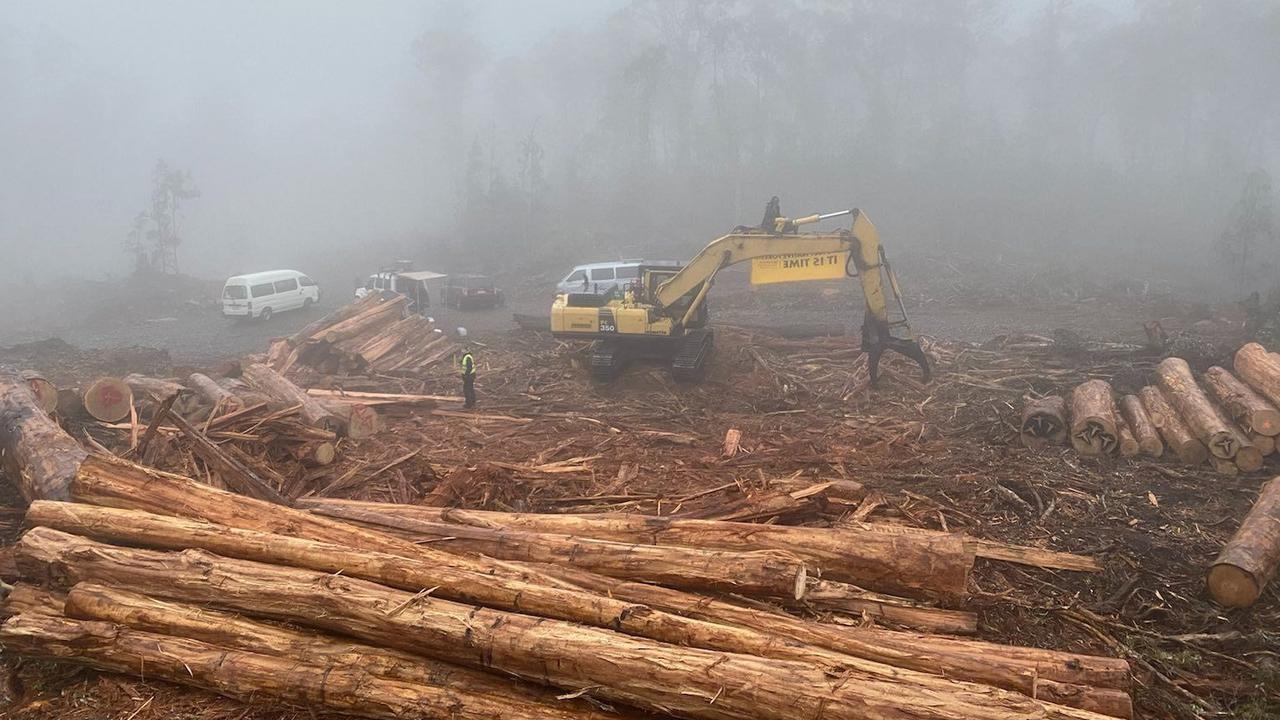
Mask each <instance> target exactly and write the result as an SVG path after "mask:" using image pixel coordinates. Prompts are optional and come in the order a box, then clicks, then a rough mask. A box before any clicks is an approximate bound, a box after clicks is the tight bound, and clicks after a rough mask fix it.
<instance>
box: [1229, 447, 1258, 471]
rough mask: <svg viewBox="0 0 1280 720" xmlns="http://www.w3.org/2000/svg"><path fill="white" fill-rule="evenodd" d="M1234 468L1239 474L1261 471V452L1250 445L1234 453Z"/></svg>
mask: <svg viewBox="0 0 1280 720" xmlns="http://www.w3.org/2000/svg"><path fill="white" fill-rule="evenodd" d="M1235 461H1236V467H1238V468H1240V472H1254V471H1255V470H1261V469H1262V462H1263V456H1262V451H1261V450H1259V449H1258V448H1256V447H1253V446H1252V445H1245V446H1243V447H1241V448H1240V449H1239V450H1237V451H1236V457H1235Z"/></svg>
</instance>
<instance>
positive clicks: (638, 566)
mask: <svg viewBox="0 0 1280 720" xmlns="http://www.w3.org/2000/svg"><path fill="white" fill-rule="evenodd" d="M333 514H335V515H337V516H339V517H342V518H343V519H346V520H357V521H361V522H366V523H370V524H373V525H378V526H381V527H386V528H394V529H395V530H402V531H405V532H406V533H409V534H411V535H412V536H413V537H414V538H415V539H423V540H427V541H430V542H432V544H433V545H435V546H436V547H446V548H448V549H449V550H450V551H452V552H474V553H480V554H483V555H487V556H489V557H493V558H497V559H500V560H515V561H518V562H537V563H556V564H564V565H568V566H571V567H577V568H581V569H583V570H589V571H591V572H595V573H599V574H601V575H608V576H610V577H617V578H626V579H630V580H639V581H642V582H654V583H659V584H662V585H669V586H671V587H677V588H684V589H687V590H717V591H721V592H737V593H745V594H756V595H768V596H770V597H779V598H788V599H795V600H800V599H802V598H804V597H805V593H806V581H807V578H808V572H807V570H806V568H805V565H804V563H803V561H801V560H800V559H799V558H798V557H796V556H795V555H792V554H791V553H787V552H781V551H776V550H749V551H733V550H724V549H719V548H715V549H703V548H698V547H685V546H680V545H634V544H626V543H618V542H612V541H609V540H596V539H594V538H583V537H575V536H573V535H564V534H556V533H533V532H525V531H520V530H502V529H492V528H481V527H472V526H466V525H451V524H448V523H440V522H429V521H423V520H412V519H408V518H402V517H396V516H390V515H384V514H381V513H377V512H372V511H368V510H362V509H358V508H344V509H342V510H338V511H336V512H334V513H333Z"/></svg>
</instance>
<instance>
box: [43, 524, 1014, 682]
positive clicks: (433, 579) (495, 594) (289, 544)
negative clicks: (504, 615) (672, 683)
mask: <svg viewBox="0 0 1280 720" xmlns="http://www.w3.org/2000/svg"><path fill="white" fill-rule="evenodd" d="M30 523H31V524H33V525H36V526H39V527H46V528H54V529H57V530H62V531H65V532H69V533H73V534H76V535H83V536H86V537H92V538H95V539H99V540H105V541H108V542H116V543H124V544H129V545H135V546H143V547H148V548H158V549H168V550H174V549H187V548H198V549H203V550H208V551H210V552H213V553H216V554H218V555H222V556H224V557H231V558H238V559H244V560H254V561H258V562H265V563H270V564H277V565H288V566H291V567H300V568H305V569H310V570H315V571H320V572H341V573H342V574H344V575H348V576H350V577H356V578H361V579H364V580H370V581H373V582H378V583H380V584H383V585H387V586H389V587H396V588H400V589H403V590H410V591H416V590H420V589H421V588H424V587H430V588H434V590H433V592H432V597H440V598H444V599H450V600H455V601H458V602H465V603H471V604H479V605H484V606H487V607H494V608H497V609H502V610H510V611H515V612H521V613H524V614H526V615H538V616H542V617H549V618H552V619H557V620H566V621H570V622H580V623H582V624H584V625H590V626H593V627H600V628H607V629H610V630H617V631H619V632H623V633H626V634H628V635H635V636H637V637H645V638H650V639H653V640H659V641H663V642H669V643H672V644H676V645H688V646H690V647H700V648H706V649H711V650H724V651H728V652H741V653H746V654H750V655H759V656H762V657H776V658H783V659H795V660H805V661H809V662H821V663H823V664H826V665H831V666H835V665H841V664H848V663H851V662H856V661H855V660H854V659H853V658H850V657H842V656H835V655H833V654H832V653H831V652H830V651H829V650H822V649H817V648H811V647H801V646H798V645H797V644H796V643H794V642H791V641H788V640H786V639H785V638H783V637H782V636H778V635H773V634H765V633H761V632H758V631H755V630H752V629H749V628H736V627H730V626H728V625H725V624H722V623H712V622H704V621H701V620H696V619H690V618H686V617H683V616H681V615H673V614H670V613H666V612H661V611H658V610H654V609H651V608H647V607H643V606H640V605H636V604H634V603H631V602H625V601H623V600H618V599H614V598H610V597H608V596H607V595H600V594H597V593H595V592H594V591H589V590H588V591H584V590H579V589H577V588H564V587H552V586H548V585H539V584H536V583H532V582H527V581H525V580H522V579H506V578H501V577H494V576H490V575H483V574H480V573H475V572H470V571H463V570H456V569H453V568H450V567H448V566H445V565H428V564H425V563H422V562H417V561H412V560H407V559H404V558H398V557H395V556H391V555H386V554H382V553H368V552H360V551H355V550H350V549H347V548H343V547H341V546H336V545H331V544H326V543H317V542H314V541H309V540H299V539H297V538H286V537H282V536H278V535H270V534H267V533H255V532H251V531H245V530H235V529H232V528H226V527H223V526H217V525H210V524H208V523H202V522H197V521H189V520H179V519H176V518H165V517H162V516H156V515H150V514H148V513H142V512H137V511H128V510H114V509H107V508H95V507H91V506H85V505H83V504H79V503H53V502H43V503H37V504H36V505H34V506H33V510H32V514H31V516H30ZM689 597H692V596H689ZM200 639H203V638H200ZM858 657H862V656H861V655H859V656H858ZM866 659H871V660H878V658H874V657H873V658H866ZM926 671H928V670H927V669H926ZM929 672H932V671H929ZM1032 680H1034V674H1026V673H1022V674H1013V675H1009V674H1006V675H1003V676H1001V682H1000V683H999V684H1000V686H1001V687H1008V688H1010V689H1015V690H1020V691H1024V692H1025V693H1027V694H1031V693H1032V692H1033V691H1034V685H1033V683H1032V682H1031V681H1032Z"/></svg>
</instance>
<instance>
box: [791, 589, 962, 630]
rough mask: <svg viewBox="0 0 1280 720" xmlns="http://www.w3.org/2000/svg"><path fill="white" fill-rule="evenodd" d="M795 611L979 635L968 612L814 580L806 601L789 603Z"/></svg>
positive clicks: (807, 591)
mask: <svg viewBox="0 0 1280 720" xmlns="http://www.w3.org/2000/svg"><path fill="white" fill-rule="evenodd" d="M784 604H786V605H787V606H788V607H793V608H797V607H798V608H810V609H812V608H820V609H822V610H824V611H837V612H842V613H847V614H850V615H858V616H861V615H864V614H865V615H867V616H868V617H873V618H877V619H879V620H883V621H886V622H889V623H892V624H895V625H899V626H902V627H908V628H912V629H915V630H925V631H928V632H936V633H947V634H950V635H972V634H974V633H976V632H978V616H977V615H975V614H974V613H971V612H967V611H964V610H944V609H941V608H933V607H925V606H923V605H918V604H913V603H912V602H911V601H910V600H907V599H904V598H900V597H894V596H891V595H879V594H877V593H873V592H868V591H866V590H863V589H862V588H860V587H858V586H856V585H850V584H848V583H842V582H835V581H833V580H818V579H813V578H810V579H809V582H808V584H807V587H806V588H805V593H804V599H803V600H797V601H785V599H784Z"/></svg>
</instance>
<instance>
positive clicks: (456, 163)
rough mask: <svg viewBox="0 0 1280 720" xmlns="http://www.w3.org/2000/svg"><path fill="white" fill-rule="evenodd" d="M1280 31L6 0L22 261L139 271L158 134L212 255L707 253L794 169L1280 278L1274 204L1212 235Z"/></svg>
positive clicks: (1051, 235)
mask: <svg viewBox="0 0 1280 720" xmlns="http://www.w3.org/2000/svg"><path fill="white" fill-rule="evenodd" d="M1278 38H1280V3H1276V2H1264V1H1249V0H1238V1H1237V0H1224V1H1221V2H1191V1H1189V0H1188V1H1185V2H1176V1H1171V2H1158V1H1139V2H1122V1H1119V0H1113V1H1111V2H1092V3H1090V2H1068V1H1065V0H1055V1H1045V0H1028V1H1026V2H1014V1H1013V0H1008V1H1005V2H1000V1H998V0H990V1H983V0H969V1H963V0H954V1H952V2H937V1H936V0H907V1H899V0H860V1H857V2H818V1H812V2H811V1H805V0H765V1H761V2H748V1H736V2H735V1H726V2H718V1H706V2H693V1H686V0H630V1H627V0H614V1H612V2H593V3H580V2H572V0H555V1H554V2H540V3H521V2H497V1H496V0H490V1H489V2H480V3H464V2H444V3H425V2H392V1H389V0H383V1H379V2H365V3H323V2H308V1H306V0H274V1H273V2H266V3H257V2H240V1H235V2H217V3H208V2H162V1H158V0H157V1H154V2H153V1H144V0H133V1H131V2H120V3H85V2H47V1H41V2H15V1H14V0H8V1H7V2H5V3H4V4H3V5H0V168H2V171H0V253H3V255H2V256H3V257H4V258H5V261H4V262H3V263H0V280H2V281H5V282H10V283H12V282H22V283H38V282H40V281H41V280H44V279H57V278H62V277H70V276H82V277H91V276H100V275H104V274H112V275H115V276H122V275H125V274H127V273H129V272H130V271H132V270H133V268H134V266H135V259H134V258H132V257H131V256H130V254H129V253H128V252H127V251H126V244H127V238H128V234H129V230H130V228H131V224H132V223H133V221H134V218H135V217H136V216H137V215H138V213H139V212H140V211H142V210H145V209H148V208H150V207H151V194H152V182H153V171H154V168H155V166H156V163H157V161H158V160H161V159H162V160H163V161H164V162H166V163H167V164H168V165H169V166H170V167H171V168H176V169H178V170H182V171H185V172H187V173H189V174H190V183H191V185H192V186H193V187H194V189H196V190H198V191H199V194H198V197H192V198H190V199H187V200H183V201H182V204H181V206H180V209H179V212H178V217H179V225H178V230H177V234H178V236H179V237H180V239H181V244H180V245H179V247H178V249H177V257H178V267H179V269H180V270H181V271H182V272H184V273H187V274H191V275H197V276H201V277H211V278H218V277H223V276H226V275H228V274H231V273H234V272H243V271H250V270H257V269H264V268H269V267H275V266H288V267H297V268H300V269H307V268H317V269H316V270H314V271H313V272H317V273H320V272H331V273H333V274H338V273H345V276H344V277H345V278H350V277H352V276H356V275H360V274H362V273H364V272H367V271H369V270H372V269H374V268H375V267H376V266H377V265H379V264H382V263H385V262H387V261H388V260H390V259H392V258H394V257H395V256H399V255H409V256H413V257H416V258H418V259H419V260H421V261H423V264H425V265H432V264H433V263H434V264H441V265H450V266H455V267H462V266H465V268H466V269H486V270H494V271H501V270H503V269H504V268H505V269H512V268H513V267H537V268H541V267H547V268H559V267H563V266H564V265H565V264H572V262H573V261H586V260H595V259H605V258H608V257H616V256H622V255H643V254H649V255H674V256H686V257H687V256H688V255H689V254H691V253H692V252H694V251H696V249H697V248H698V247H700V246H701V244H703V243H705V242H706V241H707V240H709V239H711V238H712V237H714V236H715V235H716V234H717V233H719V232H723V231H725V230H728V229H729V228H731V227H733V226H734V225H736V224H740V223H754V222H758V221H759V217H760V215H761V212H762V210H763V205H764V202H765V201H766V200H767V199H768V198H769V197H770V196H771V195H780V196H781V197H782V199H783V209H784V211H787V212H790V213H808V212H812V211H823V210H829V209H840V208H846V207H849V206H851V205H853V206H858V207H861V208H863V209H864V210H866V211H867V212H868V213H869V214H870V216H871V217H872V218H873V219H874V220H875V221H876V222H877V224H878V225H880V227H881V230H882V233H883V235H884V236H885V239H886V240H885V241H886V244H887V246H889V247H891V248H892V249H893V251H894V252H901V253H906V254H907V255H908V256H917V257H921V256H926V255H929V254H938V253H944V254H945V253H959V254H965V255H972V256H977V257H989V258H993V259H996V258H1008V257H1013V256H1020V255H1025V256H1027V257H1036V258H1040V259H1042V260H1050V259H1052V260H1054V261H1056V260H1057V259H1060V260H1061V261H1062V262H1071V263H1077V262H1083V263H1095V264H1096V265H1097V266H1098V267H1106V268H1109V269H1111V270H1115V269H1117V268H1119V269H1123V270H1124V271H1126V272H1133V273H1135V274H1145V275H1152V276H1168V277H1174V276H1176V277H1194V276H1193V275H1192V273H1194V272H1196V271H1197V270H1202V269H1204V268H1210V269H1211V270H1212V272H1211V273H1209V274H1210V275H1213V276H1214V277H1215V278H1217V277H1219V276H1220V277H1221V278H1224V279H1230V281H1231V282H1233V283H1234V281H1235V279H1237V278H1238V274H1235V273H1233V272H1232V271H1230V269H1229V267H1228V266H1229V265H1230V264H1231V262H1232V258H1235V260H1234V262H1236V263H1237V264H1241V265H1242V268H1240V269H1242V270H1244V271H1246V272H1245V274H1246V275H1247V282H1248V283H1250V284H1257V285H1265V284H1267V283H1268V282H1269V281H1270V278H1269V276H1268V272H1270V275H1274V272H1272V271H1271V268H1270V266H1268V265H1267V264H1266V263H1267V262H1270V261H1274V260H1276V259H1280V258H1278V257H1277V248H1276V247H1275V245H1276V241H1275V238H1274V235H1271V236H1267V235H1266V234H1265V233H1263V235H1256V237H1258V238H1261V239H1260V240H1258V241H1257V242H1256V243H1254V244H1255V245H1257V247H1252V248H1251V249H1250V255H1249V259H1247V260H1245V261H1241V260H1240V258H1239V253H1236V254H1235V255H1230V254H1224V253H1223V252H1222V250H1221V247H1220V245H1221V239H1222V237H1223V235H1224V233H1226V232H1229V229H1230V228H1231V226H1232V223H1233V222H1234V220H1233V218H1234V217H1235V216H1236V215H1238V207H1239V203H1240V200H1241V197H1242V195H1243V194H1244V193H1245V191H1246V186H1247V184H1248V183H1249V180H1248V178H1250V177H1253V178H1255V182H1254V184H1253V186H1252V187H1253V189H1254V190H1257V189H1258V188H1259V187H1262V188H1264V191H1263V192H1262V197H1263V200H1265V202H1263V205H1264V206H1265V205H1266V203H1267V202H1271V203H1274V198H1275V190H1274V187H1266V186H1265V183H1261V181H1260V180H1259V179H1262V180H1265V178H1266V177H1267V176H1269V177H1277V175H1278V174H1280V42H1278V41H1277V39H1278ZM1255 194H1256V193H1255ZM923 271H924V270H922V269H921V268H920V267H918V266H917V267H916V269H915V272H916V273H917V274H918V273H920V272H923ZM344 282H345V280H344ZM1235 289H1238V287H1235ZM1264 289H1265V288H1264Z"/></svg>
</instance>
